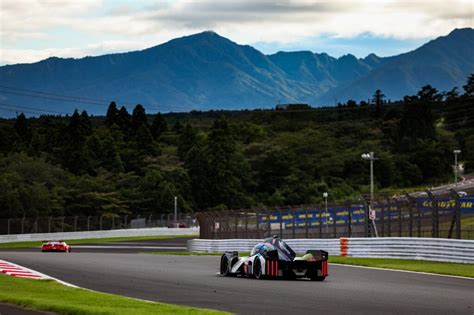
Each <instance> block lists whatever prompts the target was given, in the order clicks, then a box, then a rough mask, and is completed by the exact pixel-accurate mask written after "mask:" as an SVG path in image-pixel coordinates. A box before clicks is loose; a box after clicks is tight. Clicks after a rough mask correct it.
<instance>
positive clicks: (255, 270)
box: [253, 260, 263, 279]
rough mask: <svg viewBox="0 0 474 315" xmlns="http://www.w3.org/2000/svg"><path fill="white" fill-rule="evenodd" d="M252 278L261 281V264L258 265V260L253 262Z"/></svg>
mask: <svg viewBox="0 0 474 315" xmlns="http://www.w3.org/2000/svg"><path fill="white" fill-rule="evenodd" d="M253 276H254V277H255V279H263V275H262V264H261V263H260V260H255V263H254V266H253Z"/></svg>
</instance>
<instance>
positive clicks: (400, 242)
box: [187, 237, 474, 264]
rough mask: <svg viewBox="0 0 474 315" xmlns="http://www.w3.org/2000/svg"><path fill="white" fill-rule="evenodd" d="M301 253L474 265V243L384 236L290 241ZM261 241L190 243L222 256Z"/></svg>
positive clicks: (191, 246) (197, 249)
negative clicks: (313, 252) (313, 251)
mask: <svg viewBox="0 0 474 315" xmlns="http://www.w3.org/2000/svg"><path fill="white" fill-rule="evenodd" d="M285 241H286V242H287V243H288V245H290V246H291V248H293V250H294V251H295V252H297V253H304V252H306V251H307V250H309V249H322V250H325V251H328V252H329V254H330V255H335V256H348V257H372V258H402V259H415V260H430V261H444V262H456V263H471V264H472V263H474V241H471V240H452V239H440V238H415V237H381V238H340V239H288V240H285ZM258 242H261V240H258V239H227V240H201V239H194V240H190V241H188V243H187V249H188V251H193V252H210V253H219V252H224V251H232V250H236V251H241V252H249V251H250V250H251V249H252V248H253V246H254V245H255V244H256V243H258Z"/></svg>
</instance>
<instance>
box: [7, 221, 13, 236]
mask: <svg viewBox="0 0 474 315" xmlns="http://www.w3.org/2000/svg"><path fill="white" fill-rule="evenodd" d="M11 221H12V218H8V221H7V234H8V235H10V223H11Z"/></svg>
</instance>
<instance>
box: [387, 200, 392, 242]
mask: <svg viewBox="0 0 474 315" xmlns="http://www.w3.org/2000/svg"><path fill="white" fill-rule="evenodd" d="M387 205H388V212H387V232H388V233H387V236H388V237H391V236H392V203H391V202H390V198H387Z"/></svg>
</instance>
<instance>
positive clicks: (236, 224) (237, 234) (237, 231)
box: [234, 212, 239, 238]
mask: <svg viewBox="0 0 474 315" xmlns="http://www.w3.org/2000/svg"><path fill="white" fill-rule="evenodd" d="M238 225H239V213H235V212H234V233H235V238H239V228H238Z"/></svg>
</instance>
